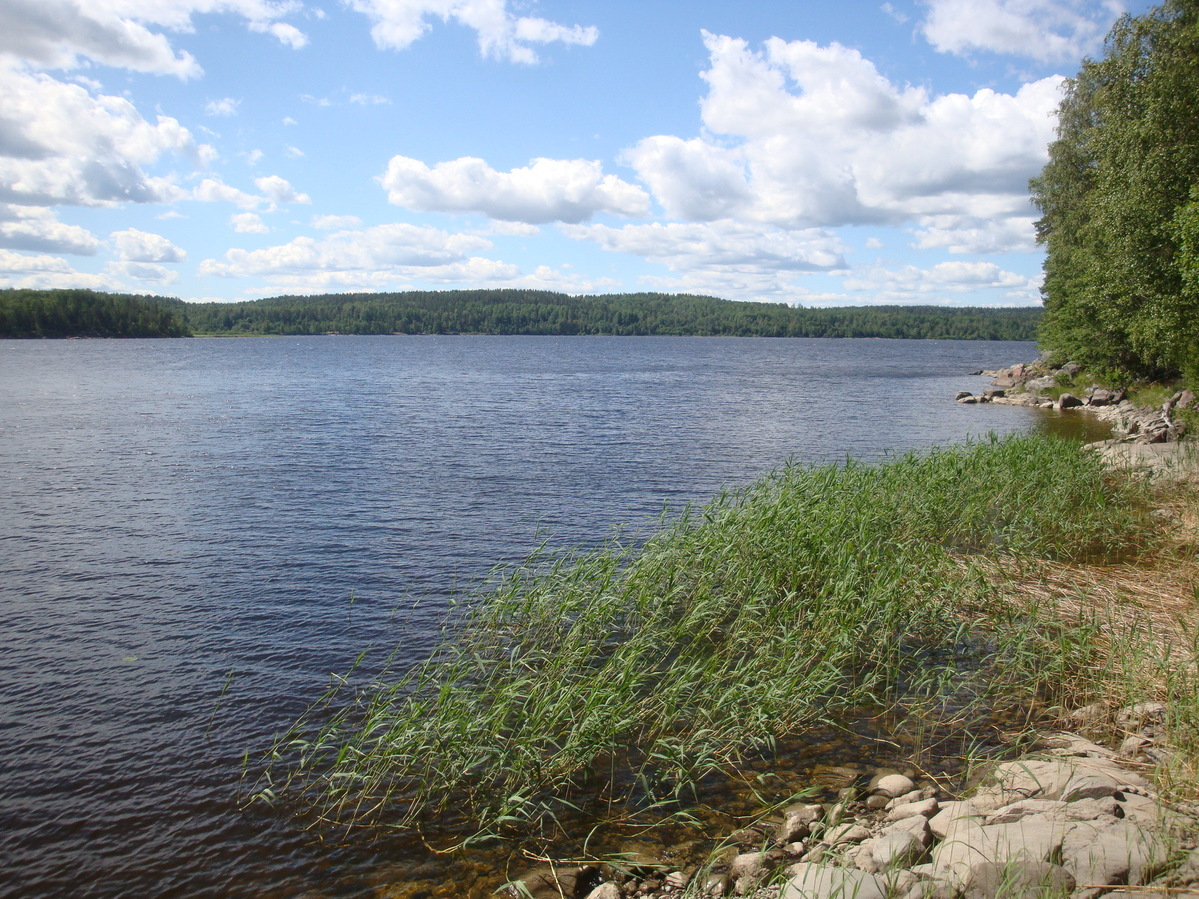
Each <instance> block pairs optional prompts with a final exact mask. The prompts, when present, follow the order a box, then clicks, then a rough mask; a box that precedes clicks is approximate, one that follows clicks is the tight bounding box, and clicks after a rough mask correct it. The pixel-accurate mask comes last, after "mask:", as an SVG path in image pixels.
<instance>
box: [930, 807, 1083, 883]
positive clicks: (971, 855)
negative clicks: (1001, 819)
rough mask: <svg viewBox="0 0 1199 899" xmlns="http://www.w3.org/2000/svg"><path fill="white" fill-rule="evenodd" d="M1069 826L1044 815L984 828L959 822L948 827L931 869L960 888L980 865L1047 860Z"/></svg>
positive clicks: (967, 822)
mask: <svg viewBox="0 0 1199 899" xmlns="http://www.w3.org/2000/svg"><path fill="white" fill-rule="evenodd" d="M1069 826H1070V825H1068V824H1066V823H1065V822H1063V821H1058V820H1055V819H1053V818H1051V817H1049V816H1047V815H1030V816H1028V817H1026V818H1021V819H1020V820H1018V821H1014V822H1012V823H1010V824H992V825H988V826H985V827H984V826H980V825H978V824H976V823H975V822H974V821H971V820H970V819H958V820H957V821H954V822H952V824H951V825H950V828H949V833H948V834H947V836H946V838H945V841H944V842H942V843H941V844H940V845H939V846H937V848H936V849H934V850H933V865H934V870H935V872H936V874H937V876H939V877H942V878H944V879H946V880H948V881H950V882H951V883H954V884H955V885H957V886H963V885H964V884H965V882H966V880H967V878H968V877H969V875H970V871H971V869H972V868H973V867H974V866H975V865H978V864H981V863H983V862H995V863H998V864H1006V863H1007V862H1009V861H1016V860H1018V859H1021V858H1023V859H1027V860H1029V861H1037V862H1043V861H1049V860H1050V859H1051V858H1053V857H1055V855H1056V854H1057V853H1058V852H1060V850H1061V846H1062V841H1063V839H1064V838H1065V835H1066V831H1067V829H1068V827H1069Z"/></svg>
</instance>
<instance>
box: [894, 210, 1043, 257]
mask: <svg viewBox="0 0 1199 899" xmlns="http://www.w3.org/2000/svg"><path fill="white" fill-rule="evenodd" d="M1035 222H1036V219H1035V218H1034V217H1032V216H1025V217H1023V218H1021V217H1019V216H1014V215H1013V216H1010V217H1007V218H994V219H989V218H971V217H967V216H956V215H935V216H928V217H926V218H924V219H922V220H921V222H920V224H921V225H922V227H920V228H918V229H916V230H915V231H914V232H913V234H914V237H915V240H914V241H913V243H912V245H913V246H914V247H916V248H917V249H920V250H933V249H945V250H948V251H949V252H950V253H957V254H977V253H1032V252H1035V251H1036V249H1037V239H1036V228H1035Z"/></svg>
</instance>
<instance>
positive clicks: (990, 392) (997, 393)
mask: <svg viewBox="0 0 1199 899" xmlns="http://www.w3.org/2000/svg"><path fill="white" fill-rule="evenodd" d="M1003 394H1004V389H1003V388H1002V387H987V388H985V389H984V390H983V396H985V397H987V398H988V399H992V400H993V399H995V398H996V397H1001V396H1003Z"/></svg>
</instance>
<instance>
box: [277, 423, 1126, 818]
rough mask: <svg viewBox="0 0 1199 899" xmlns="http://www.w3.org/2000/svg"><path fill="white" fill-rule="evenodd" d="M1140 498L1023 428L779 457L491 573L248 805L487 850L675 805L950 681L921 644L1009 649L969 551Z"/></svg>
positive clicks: (286, 752)
mask: <svg viewBox="0 0 1199 899" xmlns="http://www.w3.org/2000/svg"><path fill="white" fill-rule="evenodd" d="M1135 489H1136V488H1135V487H1134V486H1132V485H1130V484H1115V483H1110V482H1109V481H1108V479H1107V478H1106V476H1105V475H1104V473H1103V471H1102V470H1101V468H1100V467H1099V465H1098V463H1097V462H1096V461H1095V460H1094V459H1093V458H1091V457H1090V456H1089V455H1087V454H1084V453H1081V452H1079V450H1078V448H1077V447H1076V446H1074V445H1070V444H1066V443H1062V442H1057V441H1052V440H1046V439H1042V438H1029V437H1013V438H1007V439H1003V440H998V439H992V440H989V441H984V442H980V443H976V444H972V445H967V446H961V447H953V448H948V449H942V450H937V451H934V452H931V453H928V454H925V455H921V456H918V455H909V456H904V457H902V458H896V459H893V460H891V461H887V462H884V463H881V464H877V465H866V464H860V463H857V462H852V461H851V462H847V463H845V464H843V465H835V466H823V467H805V466H801V465H789V466H787V467H785V468H784V469H782V470H781V471H779V472H777V473H775V474H773V475H771V476H769V477H767V478H765V479H763V480H762V481H760V482H759V483H757V484H755V485H753V486H751V487H749V488H747V489H744V490H741V491H737V492H732V493H728V494H726V495H723V496H721V497H719V498H717V499H715V500H714V501H712V502H711V503H710V504H708V505H706V506H704V507H702V508H696V509H693V510H690V511H688V512H687V513H686V514H684V515H682V516H681V517H680V518H679V519H678V520H677V521H674V522H672V523H670V524H668V525H667V526H665V527H664V528H663V529H662V530H661V531H660V532H659V533H657V534H656V535H654V536H653V537H652V538H650V539H649V540H648V541H646V542H645V543H644V544H642V545H640V546H637V547H633V546H630V545H628V544H625V543H622V542H621V541H620V540H618V539H614V540H613V541H611V542H610V543H609V544H608V545H606V546H604V547H602V548H600V549H597V550H595V551H590V552H583V553H561V554H550V555H545V554H539V555H536V556H534V557H532V558H531V559H529V560H528V561H527V562H526V563H525V564H524V565H521V566H517V567H514V568H511V569H509V570H505V571H502V572H501V573H499V574H498V575H497V577H496V579H495V580H494V581H493V582H491V583H490V584H489V585H488V586H487V588H486V589H485V590H482V591H480V592H479V593H477V594H475V595H471V596H469V597H466V598H465V599H464V601H463V603H462V605H461V608H460V609H459V611H458V613H457V614H456V615H454V616H452V617H451V620H450V622H449V623H448V624H447V627H446V631H445V635H444V640H443V642H442V645H441V647H440V649H439V650H438V651H437V652H436V653H435V654H434V656H433V657H432V658H431V659H429V660H428V662H426V663H425V664H423V665H421V666H420V667H418V668H417V669H416V670H415V671H411V672H407V673H403V674H394V673H391V672H385V673H384V674H383V675H381V676H379V677H378V678H376V679H375V681H374V682H373V683H372V684H371V685H370V686H369V687H368V688H366V689H364V690H361V691H357V692H355V693H354V695H350V696H346V695H342V694H341V693H337V692H336V691H334V692H333V693H331V694H329V695H328V696H326V697H325V699H324V701H323V702H321V703H318V705H317V706H314V708H313V710H312V711H311V712H310V714H309V715H308V716H306V717H305V719H304V720H302V721H300V722H298V723H297V725H296V726H295V727H294V728H293V729H292V730H291V731H290V732H288V733H287V734H284V735H282V736H281V737H280V738H279V740H278V742H277V744H276V746H275V747H274V749H273V751H272V752H271V754H270V757H269V758H268V759H267V762H266V765H265V768H264V770H263V772H262V774H261V778H262V779H261V781H260V789H261V792H262V795H265V796H266V797H267V798H274V797H276V796H278V795H279V794H280V793H283V792H287V793H289V794H291V795H299V796H301V797H302V798H303V799H304V800H306V801H307V802H309V803H311V804H312V805H313V806H314V807H315V808H316V810H317V812H318V814H319V815H320V816H321V817H322V818H323V819H325V820H330V821H336V822H339V823H346V824H380V825H384V826H387V827H391V828H415V829H421V830H423V829H425V828H426V827H432V826H433V823H432V822H434V821H436V820H438V819H439V818H441V817H442V816H445V815H446V814H449V813H452V814H453V816H455V817H456V819H457V820H459V821H460V822H463V821H464V822H467V823H468V824H469V826H470V828H471V832H474V833H475V834H476V836H482V835H491V834H497V833H502V832H504V831H506V830H510V829H520V828H522V827H523V828H528V827H535V826H544V825H546V824H547V823H552V820H553V816H554V815H555V814H556V813H557V812H559V811H561V810H562V809H563V808H567V807H570V806H572V805H575V804H578V803H581V802H588V801H590V802H592V803H594V802H595V801H597V798H598V800H599V801H604V802H607V803H609V804H611V805H613V807H615V808H618V809H619V808H620V807H621V806H622V805H623V804H626V803H627V802H628V801H629V800H630V799H631V798H635V800H636V801H640V802H647V801H650V800H652V799H654V798H655V797H658V798H660V797H663V796H670V795H674V794H677V791H679V790H680V789H682V788H684V787H686V786H687V785H688V784H691V783H694V782H695V781H696V780H697V779H698V778H701V777H703V776H704V775H705V774H708V773H711V772H713V771H716V770H719V769H722V768H727V767H730V766H736V765H737V764H738V762H739V760H741V759H742V758H743V757H744V755H745V754H746V753H748V752H752V751H754V750H755V749H760V748H761V747H763V746H766V745H769V744H770V742H771V741H772V740H773V739H776V738H779V737H781V736H783V735H792V734H796V733H801V732H802V731H803V729H804V727H805V725H811V724H814V723H816V722H818V721H822V720H835V719H836V718H837V717H838V716H839V715H842V714H845V713H846V712H847V711H848V710H850V709H854V708H860V707H862V706H863V705H876V704H879V703H888V702H894V701H896V700H898V699H901V698H902V697H900V696H898V695H897V692H900V691H914V690H915V691H918V690H924V691H925V692H927V691H928V690H929V689H930V686H929V685H930V684H950V683H951V682H954V678H955V672H956V667H957V664H958V660H957V655H956V653H955V652H948V653H943V654H938V653H937V652H935V651H931V652H930V651H929V648H930V647H932V648H934V650H935V648H936V647H937V646H939V645H942V644H947V645H948V644H953V645H960V644H961V643H962V640H963V635H964V634H965V633H967V632H969V631H973V630H976V629H977V630H980V631H986V630H988V629H990V630H991V631H994V632H998V631H1000V630H1004V632H1005V633H1006V634H1007V637H1008V640H1009V642H1010V639H1011V635H1012V634H1013V633H1016V630H1014V629H1013V628H1011V627H1008V626H1007V625H1005V624H1004V617H1005V614H1006V613H1001V612H1000V611H999V610H998V607H999V604H998V603H995V602H992V601H991V599H990V596H989V593H988V590H989V589H990V588H989V587H988V585H987V581H986V579H985V578H984V577H982V576H981V575H980V574H979V573H978V570H977V569H976V568H975V567H974V566H971V565H968V564H967V565H963V564H961V563H960V559H961V557H962V555H963V554H971V555H979V554H982V555H989V556H995V555H999V554H1003V555H1013V556H1035V557H1058V558H1063V559H1078V558H1082V557H1085V556H1088V555H1091V554H1094V553H1097V552H1106V551H1108V550H1109V549H1111V548H1112V547H1114V546H1116V545H1122V544H1124V543H1127V542H1128V541H1135V540H1137V539H1139V537H1140V535H1141V534H1142V531H1141V525H1140V517H1139V512H1138V509H1139V508H1140V500H1139V498H1138V496H1136V495H1133V493H1132V492H1130V491H1135ZM992 610H993V614H992ZM1019 634H1021V635H1022V636H1020V637H1019V640H1018V642H1019V643H1020V644H1021V645H1020V647H1013V646H1006V648H1003V649H1002V652H1004V653H1009V654H1012V655H1013V657H1020V656H1021V653H1023V654H1024V655H1025V656H1027V657H1028V659H1029V660H1031V659H1033V658H1035V657H1036V653H1035V652H1033V651H1031V650H1029V649H1028V644H1030V643H1033V642H1039V643H1041V644H1045V645H1051V644H1052V640H1053V639H1054V636H1053V635H1052V634H1051V633H1049V632H1048V631H1046V630H1044V629H1040V628H1038V627H1034V626H1028V625H1027V622H1025V623H1024V624H1023V625H1022V626H1021V628H1020V629H1019ZM980 645H982V644H981V643H980ZM989 645H991V646H1001V647H1003V646H1005V645H1006V644H1004V643H1003V642H1002V641H1000V642H999V643H996V642H995V641H992V642H991V643H990V644H989ZM1021 647H1022V648H1021ZM938 659H940V661H937V660H938ZM1048 667H1049V668H1052V665H1050V666H1048ZM1020 670H1022V671H1023V670H1025V669H1023V668H1021V669H1020ZM1037 670H1046V664H1045V662H1044V660H1042V661H1041V662H1040V663H1033V662H1031V661H1030V664H1029V666H1028V668H1027V673H1028V676H1029V678H1030V679H1035V676H1036V671H1037ZM1011 675H1012V671H1011V670H1008V671H1007V674H1006V676H1007V677H1010V676H1011ZM937 689H940V688H937ZM946 689H951V688H950V687H946ZM343 692H344V691H343Z"/></svg>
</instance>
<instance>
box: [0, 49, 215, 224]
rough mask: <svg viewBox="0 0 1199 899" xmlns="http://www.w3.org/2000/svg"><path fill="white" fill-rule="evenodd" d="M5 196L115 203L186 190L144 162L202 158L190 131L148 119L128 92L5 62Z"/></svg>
mask: <svg viewBox="0 0 1199 899" xmlns="http://www.w3.org/2000/svg"><path fill="white" fill-rule="evenodd" d="M0 110H3V112H0V154H2V155H0V202H9V203H16V204H20V205H28V206H51V205H56V204H67V205H80V206H112V205H116V204H119V203H129V202H133V203H153V202H167V201H170V200H173V199H176V198H178V197H179V196H180V191H179V190H178V188H176V187H175V186H174V185H173V184H172V183H171V182H170V180H168V179H165V178H162V177H154V176H151V175H148V174H147V173H146V171H145V170H144V167H145V166H148V165H150V164H153V163H155V162H157V161H158V160H159V159H160V158H161V157H163V156H165V155H168V154H182V155H184V156H188V157H191V159H192V161H193V163H199V162H200V161H201V159H202V158H203V155H204V154H203V153H202V152H201V150H202V148H199V147H197V146H196V144H195V141H194V140H193V138H192V135H191V133H190V132H189V131H188V130H187V129H186V128H184V127H183V126H182V125H180V124H179V122H178V121H177V120H175V119H173V118H169V117H167V116H158V118H157V121H156V122H155V123H154V124H151V123H150V122H147V121H146V120H145V119H143V118H142V116H141V114H140V113H139V112H138V111H137V110H136V109H135V108H134V106H133V104H132V103H130V102H129V101H128V100H126V99H124V98H123V97H114V96H107V95H100V96H93V95H92V94H91V93H89V92H88V91H87V90H86V89H85V88H84V87H82V86H80V85H78V84H68V83H65V82H61V81H56V80H55V79H53V78H50V77H48V76H46V75H41V74H30V73H27V72H21V71H17V70H14V69H11V68H6V67H4V66H0Z"/></svg>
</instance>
